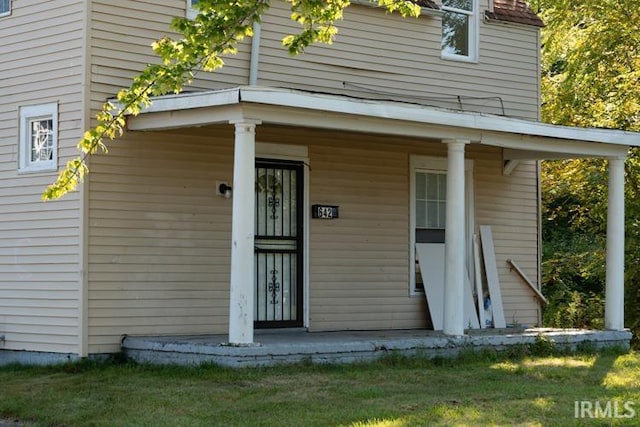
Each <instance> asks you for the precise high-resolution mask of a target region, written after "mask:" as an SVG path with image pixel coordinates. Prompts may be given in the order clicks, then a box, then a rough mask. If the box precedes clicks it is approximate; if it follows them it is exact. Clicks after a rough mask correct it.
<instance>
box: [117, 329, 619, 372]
mask: <svg viewBox="0 0 640 427" xmlns="http://www.w3.org/2000/svg"><path fill="white" fill-rule="evenodd" d="M540 337H542V338H544V339H546V340H548V341H549V342H553V343H554V344H555V346H556V347H557V348H559V349H576V348H580V347H581V346H585V347H588V348H591V349H602V348H607V347H617V348H620V349H629V345H630V341H631V332H629V331H591V330H580V329H545V328H534V329H526V330H521V331H518V332H513V331H510V330H509V329H504V330H491V331H490V330H486V329H485V330H473V331H469V334H468V335H465V336H460V337H451V336H445V335H443V334H442V333H441V332H437V331H425V330H386V331H344V332H306V331H303V330H295V331H262V332H260V333H259V341H260V343H261V344H260V345H258V346H253V347H233V346H227V345H224V341H225V338H226V337H225V336H224V335H201V336H164V337H133V336H132V337H125V339H124V340H123V343H122V349H123V351H124V353H125V354H126V355H127V356H128V357H130V358H132V359H133V360H135V361H137V362H139V363H151V364H162V365H167V364H175V365H199V364H202V363H214V364H217V365H221V366H228V367H234V368H240V367H251V366H273V365H281V364H288V363H300V362H313V363H353V362H366V361H371V360H375V359H378V358H381V357H384V356H388V355H391V354H401V355H407V356H418V355H422V356H425V357H454V356H456V355H458V354H459V353H460V352H462V351H468V350H477V351H480V350H484V349H494V350H497V351H504V350H507V349H508V348H510V347H513V346H522V345H527V344H534V343H535V342H536V340H539V339H540Z"/></svg>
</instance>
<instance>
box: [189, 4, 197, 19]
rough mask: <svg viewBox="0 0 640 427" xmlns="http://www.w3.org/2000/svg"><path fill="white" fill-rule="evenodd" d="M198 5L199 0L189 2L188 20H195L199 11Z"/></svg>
mask: <svg viewBox="0 0 640 427" xmlns="http://www.w3.org/2000/svg"><path fill="white" fill-rule="evenodd" d="M196 4H198V0H187V18H189V19H193V18H195V17H196V15H197V14H198V10H197V9H196V8H195V5H196Z"/></svg>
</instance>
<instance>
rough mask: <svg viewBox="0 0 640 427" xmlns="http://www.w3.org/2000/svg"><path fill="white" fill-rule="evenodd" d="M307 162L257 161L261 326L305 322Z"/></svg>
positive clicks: (256, 312)
mask: <svg viewBox="0 0 640 427" xmlns="http://www.w3.org/2000/svg"><path fill="white" fill-rule="evenodd" d="M302 167H303V165H302V163H299V162H285V161H280V160H278V161H270V160H258V161H256V218H255V280H254V283H255V289H256V295H255V304H256V305H255V309H254V316H255V317H254V319H255V327H257V328H282V327H297V326H302V325H303V318H302V317H303V309H302V308H303V298H302V290H303V287H302V281H303V279H302V278H303V216H302V213H303V206H302V205H303V203H302V201H303V188H304V186H303V176H304V174H303V169H302Z"/></svg>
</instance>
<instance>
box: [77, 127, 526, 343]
mask: <svg viewBox="0 0 640 427" xmlns="http://www.w3.org/2000/svg"><path fill="white" fill-rule="evenodd" d="M302 140H304V143H305V144H306V145H307V147H308V152H309V167H310V171H309V201H310V204H331V205H338V206H339V207H340V218H339V219H336V220H318V219H306V221H307V223H306V225H307V226H308V227H309V230H310V242H309V243H310V266H309V272H308V274H309V301H310V306H309V307H308V310H309V317H310V325H309V326H310V330H312V331H320V330H345V329H386V328H424V327H426V326H427V324H428V320H427V308H426V303H425V298H424V296H423V295H417V296H410V295H409V250H410V248H409V196H410V195H409V173H410V172H409V157H410V155H412V154H417V155H427V156H440V157H444V156H446V146H445V145H444V144H441V143H439V142H433V141H428V140H417V139H403V138H389V137H384V136H377V135H365V134H355V133H340V134H335V133H331V132H325V131H319V130H312V129H293V128H286V127H276V126H267V125H261V126H258V127H257V141H258V142H267V143H278V144H301V143H303V141H302ZM467 153H468V157H469V158H472V159H474V165H475V171H474V175H475V187H476V195H475V197H474V199H475V207H476V224H477V225H485V224H487V225H492V226H493V227H494V238H495V245H496V250H497V256H498V271H499V273H500V280H501V285H502V288H503V295H504V298H505V307H506V310H507V313H506V314H507V319H508V321H509V322H510V323H511V322H512V321H513V320H517V321H518V322H519V323H520V324H529V325H533V324H535V323H536V322H537V305H536V302H535V301H534V300H533V298H531V296H530V293H529V291H528V290H527V289H526V287H525V286H524V285H523V284H522V283H520V282H519V280H520V279H519V278H518V277H517V276H516V275H515V274H513V273H510V272H509V271H508V268H507V266H506V264H505V262H504V259H505V257H506V256H509V257H513V258H514V259H516V261H518V262H519V264H520V265H521V266H522V267H523V269H524V270H525V272H526V273H527V274H529V275H530V277H531V278H533V279H535V278H536V277H537V261H536V260H537V255H536V250H537V240H536V239H537V218H536V214H535V212H536V209H537V208H536V182H537V179H536V176H535V164H527V163H521V165H520V166H519V167H518V168H517V169H516V170H515V171H514V173H513V175H512V176H506V177H505V176H502V174H501V162H502V160H501V159H502V155H501V151H500V150H497V149H489V148H482V147H477V146H475V145H471V146H469V147H468V150H467ZM232 163H233V128H232V126H230V125H225V126H218V127H203V128H198V129H182V130H175V131H171V132H169V131H167V132H154V133H134V132H130V133H128V134H127V135H126V137H125V138H124V139H122V140H121V141H120V142H119V143H118V144H117V145H114V146H113V147H112V149H111V152H110V154H109V155H108V156H99V157H97V158H95V159H94V163H93V164H92V180H91V184H90V185H91V196H90V223H89V224H90V233H89V235H90V238H89V244H90V245H89V256H90V272H89V278H90V291H89V310H90V318H89V327H90V329H89V332H90V352H92V353H96V352H98V353H100V352H107V351H116V350H117V349H118V345H119V342H120V339H121V337H122V335H123V334H204V333H222V334H224V333H226V332H227V327H228V326H227V325H228V298H229V289H228V288H229V262H230V237H231V236H230V224H231V200H228V199H224V198H222V197H219V196H215V181H222V180H225V181H229V182H231V183H232Z"/></svg>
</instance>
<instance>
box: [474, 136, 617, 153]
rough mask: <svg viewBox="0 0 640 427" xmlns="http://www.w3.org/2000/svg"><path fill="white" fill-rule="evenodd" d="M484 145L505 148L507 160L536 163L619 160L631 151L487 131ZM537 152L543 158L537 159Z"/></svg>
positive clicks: (578, 141)
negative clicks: (587, 159) (568, 160)
mask: <svg viewBox="0 0 640 427" xmlns="http://www.w3.org/2000/svg"><path fill="white" fill-rule="evenodd" d="M480 143H481V144H484V145H491V146H494V147H501V148H504V149H505V153H508V155H509V156H508V158H507V157H505V160H534V159H536V158H538V159H540V160H542V159H549V158H554V157H550V156H554V155H555V156H556V158H559V159H561V158H572V157H612V156H614V157H618V156H620V155H622V153H625V155H626V153H627V152H628V150H629V146H628V145H622V144H616V143H615V142H613V143H594V142H591V141H583V140H578V139H574V140H567V139H556V138H551V137H543V136H531V135H519V134H516V135H507V134H505V133H500V132H484V133H483V134H482V138H481V140H480ZM536 153H537V155H538V156H539V157H536Z"/></svg>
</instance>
